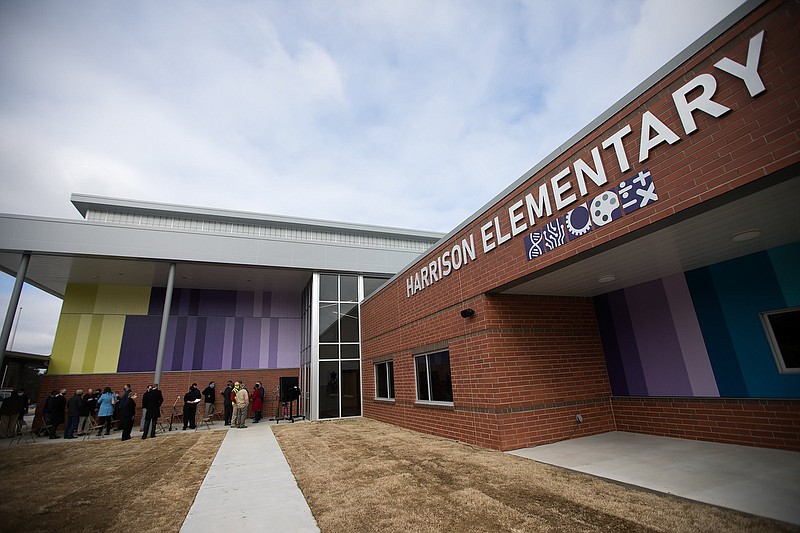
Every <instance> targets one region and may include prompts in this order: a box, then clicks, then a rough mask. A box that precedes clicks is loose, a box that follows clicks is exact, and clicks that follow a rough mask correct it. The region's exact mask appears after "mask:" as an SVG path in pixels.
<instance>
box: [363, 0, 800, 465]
mask: <svg viewBox="0 0 800 533" xmlns="http://www.w3.org/2000/svg"><path fill="white" fill-rule="evenodd" d="M686 16H691V14H690V13H687V14H686ZM799 22H800V4H798V3H797V2H791V1H789V2H783V1H767V2H748V3H746V4H744V5H743V6H742V7H741V8H739V9H738V10H737V11H735V12H734V13H733V14H732V15H731V16H729V17H728V18H726V19H725V20H724V21H722V22H721V23H720V24H719V25H718V26H716V27H715V28H713V29H712V30H711V31H709V32H708V33H707V34H706V35H704V36H703V37H702V38H700V39H699V40H698V41H697V42H696V43H694V44H693V45H692V46H691V47H689V48H688V49H687V50H685V51H684V52H683V53H682V54H680V55H679V56H678V57H676V58H675V59H674V60H672V61H671V62H670V63H668V64H667V65H665V66H664V67H663V68H662V69H660V70H659V71H658V72H657V73H655V74H654V75H653V76H652V77H651V78H649V79H648V80H646V81H645V82H644V83H642V84H641V85H640V86H639V87H637V88H636V89H635V90H634V91H632V92H631V93H630V94H629V95H627V96H626V97H625V98H623V99H622V100H621V101H619V102H618V103H617V104H615V105H614V106H613V107H612V108H611V109H609V110H608V111H607V112H605V113H604V114H603V115H602V116H600V117H599V118H597V119H596V120H595V121H594V122H592V123H591V124H589V125H588V126H587V127H586V128H584V129H583V130H582V131H581V132H579V133H578V134H577V135H575V136H574V137H573V138H572V139H570V140H569V141H568V142H567V143H565V144H564V145H563V146H562V147H561V148H559V149H558V150H556V151H555V152H554V153H552V154H551V155H550V156H548V157H547V158H546V159H545V160H543V161H542V162H541V163H539V164H538V165H537V166H536V167H534V168H533V169H531V170H530V171H529V172H528V173H526V174H525V175H523V176H522V177H521V178H519V179H518V180H517V181H516V182H514V183H513V184H512V185H510V186H509V187H508V188H507V189H506V190H504V191H503V192H501V193H500V194H499V195H498V196H497V197H496V198H495V199H494V200H492V201H491V202H489V204H488V205H486V206H485V207H483V208H482V209H480V210H479V211H478V212H476V213H475V214H474V215H472V216H471V217H470V218H469V219H468V220H466V221H465V222H464V223H462V224H461V225H459V226H458V227H457V228H455V229H454V230H453V231H452V232H450V233H449V234H448V235H447V236H446V237H444V238H443V239H442V240H441V241H440V242H439V243H437V245H436V246H434V247H433V248H432V249H430V250H429V251H427V252H426V253H425V254H424V255H423V256H422V257H420V258H419V260H417V261H416V262H414V263H413V264H412V265H410V266H409V267H407V268H405V269H403V270H402V271H401V272H400V273H398V274H397V275H396V276H395V277H394V278H393V279H392V280H391V281H390V282H389V283H388V284H387V285H385V286H384V287H383V288H381V289H380V290H379V291H377V292H376V293H375V294H374V295H372V296H371V297H370V298H369V299H368V300H367V301H366V302H365V303H364V304H363V305H362V340H361V341H362V352H363V355H362V362H363V366H364V368H365V372H364V374H365V376H366V375H367V370H366V369H367V368H369V367H372V374H373V375H374V379H373V380H367V379H365V380H364V416H367V417H370V418H376V419H380V420H384V421H387V422H391V423H393V424H397V425H400V426H404V427H407V428H411V429H414V430H418V431H423V432H428V433H432V434H436V435H441V436H445V437H451V438H454V439H459V440H462V441H466V442H470V443H473V444H477V445H480V446H485V447H489V448H495V449H499V450H511V449H516V448H521V447H528V446H533V445H537V444H543V443H549V442H555V441H558V440H562V439H567V438H573V437H580V436H586V435H591V434H596V433H602V432H607V431H611V430H621V431H630V432H638V433H647V434H652V435H662V436H669V437H679V438H687V439H702V440H709V441H717V442H724V443H733V444H744V445H751V446H763V447H772V448H782V449H788V450H800V400H799V399H798V398H800V333H798V332H800V207H798V206H800V178H798V172H799V171H800V166H799V165H798V163H800V128H799V127H798V125H799V124H800V24H799ZM575 79H576V80H581V78H580V75H579V73H577V75H576V76H575ZM582 81H584V82H586V83H591V80H582Z"/></svg>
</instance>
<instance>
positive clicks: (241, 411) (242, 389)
mask: <svg viewBox="0 0 800 533" xmlns="http://www.w3.org/2000/svg"><path fill="white" fill-rule="evenodd" d="M233 390H234V393H235V401H236V408H235V411H234V416H235V418H236V420H235V422H234V423H235V426H234V427H237V428H239V429H246V428H247V426H245V425H244V423H245V419H246V418H247V407H248V406H249V405H250V394H248V392H247V387H246V386H245V384H244V381H243V382H241V383H239V382H238V381H237V382H236V383H235V384H234V387H233Z"/></svg>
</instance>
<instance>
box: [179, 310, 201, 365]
mask: <svg viewBox="0 0 800 533" xmlns="http://www.w3.org/2000/svg"><path fill="white" fill-rule="evenodd" d="M183 319H184V320H186V334H185V335H184V336H183V366H182V367H181V370H191V369H192V363H193V362H194V342H195V332H196V331H197V318H196V317H193V316H190V317H186V318H183Z"/></svg>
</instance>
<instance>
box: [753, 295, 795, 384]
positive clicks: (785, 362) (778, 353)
mask: <svg viewBox="0 0 800 533" xmlns="http://www.w3.org/2000/svg"><path fill="white" fill-rule="evenodd" d="M761 321H762V322H763V323H764V329H765V330H766V332H767V339H768V340H769V344H770V347H771V348H772V354H773V355H774V356H775V362H776V363H777V364H778V368H779V369H780V372H781V373H782V374H800V308H795V309H782V310H780V311H770V312H767V313H761Z"/></svg>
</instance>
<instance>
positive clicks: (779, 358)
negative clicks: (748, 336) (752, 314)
mask: <svg viewBox="0 0 800 533" xmlns="http://www.w3.org/2000/svg"><path fill="white" fill-rule="evenodd" d="M799 311H800V307H787V308H784V309H775V310H773V311H763V312H761V313H760V317H761V324H762V325H763V326H764V333H765V335H766V336H767V343H768V344H769V348H770V350H771V351H772V357H773V358H774V359H775V365H776V366H777V367H778V373H780V374H800V367H796V368H789V367H787V366H786V360H785V359H784V357H783V353H782V352H781V347H780V343H779V342H778V339H777V337H775V331H774V330H773V329H772V322H770V320H769V317H770V316H772V315H781V314H784V313H796V312H799Z"/></svg>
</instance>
